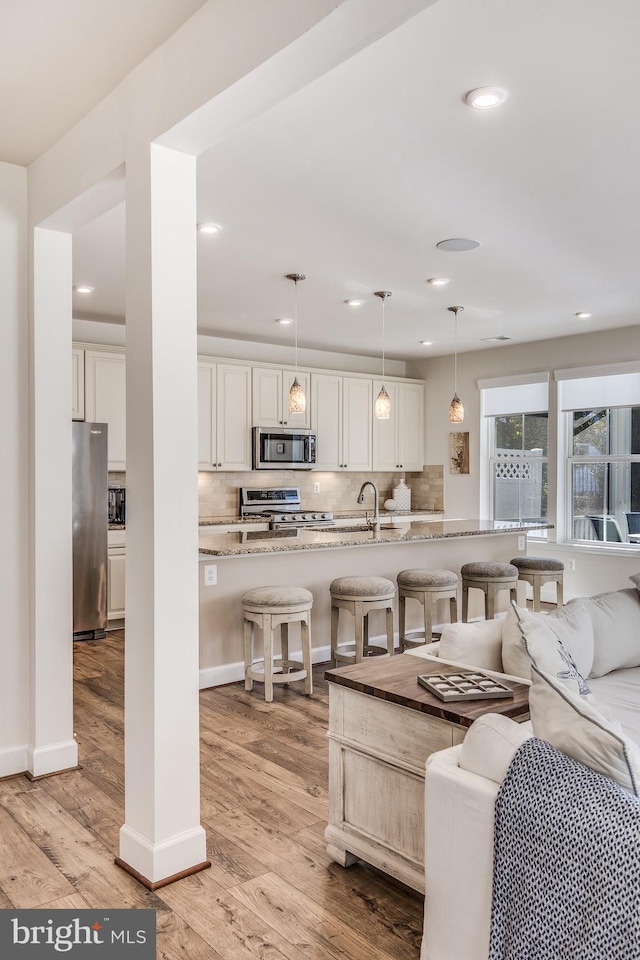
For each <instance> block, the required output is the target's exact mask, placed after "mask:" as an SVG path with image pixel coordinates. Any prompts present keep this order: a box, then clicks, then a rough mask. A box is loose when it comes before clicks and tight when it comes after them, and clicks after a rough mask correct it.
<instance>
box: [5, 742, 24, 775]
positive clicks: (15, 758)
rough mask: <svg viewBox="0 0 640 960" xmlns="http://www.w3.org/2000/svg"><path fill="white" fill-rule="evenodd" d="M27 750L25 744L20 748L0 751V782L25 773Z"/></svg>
mask: <svg viewBox="0 0 640 960" xmlns="http://www.w3.org/2000/svg"><path fill="white" fill-rule="evenodd" d="M28 758H29V748H28V746H27V745H26V744H24V746H21V747H9V748H8V749H6V750H0V780H5V779H7V778H8V777H17V776H20V774H23V773H25V771H26V769H27V767H28V765H29V764H28Z"/></svg>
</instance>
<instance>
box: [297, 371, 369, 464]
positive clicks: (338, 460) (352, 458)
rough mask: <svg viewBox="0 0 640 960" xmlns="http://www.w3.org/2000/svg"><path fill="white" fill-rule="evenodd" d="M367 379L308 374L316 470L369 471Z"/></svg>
mask: <svg viewBox="0 0 640 960" xmlns="http://www.w3.org/2000/svg"><path fill="white" fill-rule="evenodd" d="M371 396H372V390H371V380H369V379H365V378H359V377H340V376H333V375H331V374H322V373H319V374H315V373H314V374H312V375H311V407H312V411H313V416H312V420H311V423H312V426H313V429H314V431H315V433H316V436H317V456H318V460H317V463H316V469H317V470H371Z"/></svg>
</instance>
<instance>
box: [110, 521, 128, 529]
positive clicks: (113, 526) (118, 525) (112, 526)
mask: <svg viewBox="0 0 640 960" xmlns="http://www.w3.org/2000/svg"><path fill="white" fill-rule="evenodd" d="M108 529H109V530H125V529H126V527H125V525H124V523H110V524H109V527H108Z"/></svg>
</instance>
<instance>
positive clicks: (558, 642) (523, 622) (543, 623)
mask: <svg viewBox="0 0 640 960" xmlns="http://www.w3.org/2000/svg"><path fill="white" fill-rule="evenodd" d="M559 646H560V647H561V648H562V651H564V654H567V655H568V656H569V658H570V659H571V661H572V662H573V664H574V665H575V667H576V669H577V672H578V674H580V675H581V677H586V676H588V675H589V671H590V670H591V665H592V663H593V651H594V636H593V626H592V623H591V618H590V616H589V611H588V608H587V607H585V606H584V605H583V604H581V603H574V604H570V605H569V606H567V607H561V608H560V609H559V610H557V611H554V612H553V613H530V612H529V611H528V610H527V609H525V608H524V607H517V606H516V605H515V603H512V605H511V608H510V609H509V610H508V611H507V615H506V617H505V618H504V621H503V625H502V664H503V669H504V671H505V673H510V674H513V675H514V676H516V677H524V678H525V679H526V680H529V679H530V678H531V660H532V659H533V660H534V661H535V662H536V663H538V666H539V667H540V668H541V669H543V670H549V671H550V672H552V673H555V672H556V668H557V670H566V669H567V665H566V663H564V666H563V665H562V663H561V662H560V661H558V660H557V657H558V648H559ZM545 649H548V650H549V655H550V656H552V657H553V658H554V659H552V660H551V661H548V660H545V659H544V658H543V659H542V660H541V661H540V662H538V660H539V658H540V657H542V654H543V652H544V651H545Z"/></svg>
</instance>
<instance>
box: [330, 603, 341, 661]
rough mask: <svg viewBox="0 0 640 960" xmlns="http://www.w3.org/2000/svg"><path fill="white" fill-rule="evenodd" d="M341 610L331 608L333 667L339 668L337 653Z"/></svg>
mask: <svg viewBox="0 0 640 960" xmlns="http://www.w3.org/2000/svg"><path fill="white" fill-rule="evenodd" d="M339 618H340V608H339V607H334V606H332V607H331V666H332V667H335V666H337V663H338V661H337V660H336V651H337V649H338V624H339V622H340V620H339Z"/></svg>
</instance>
